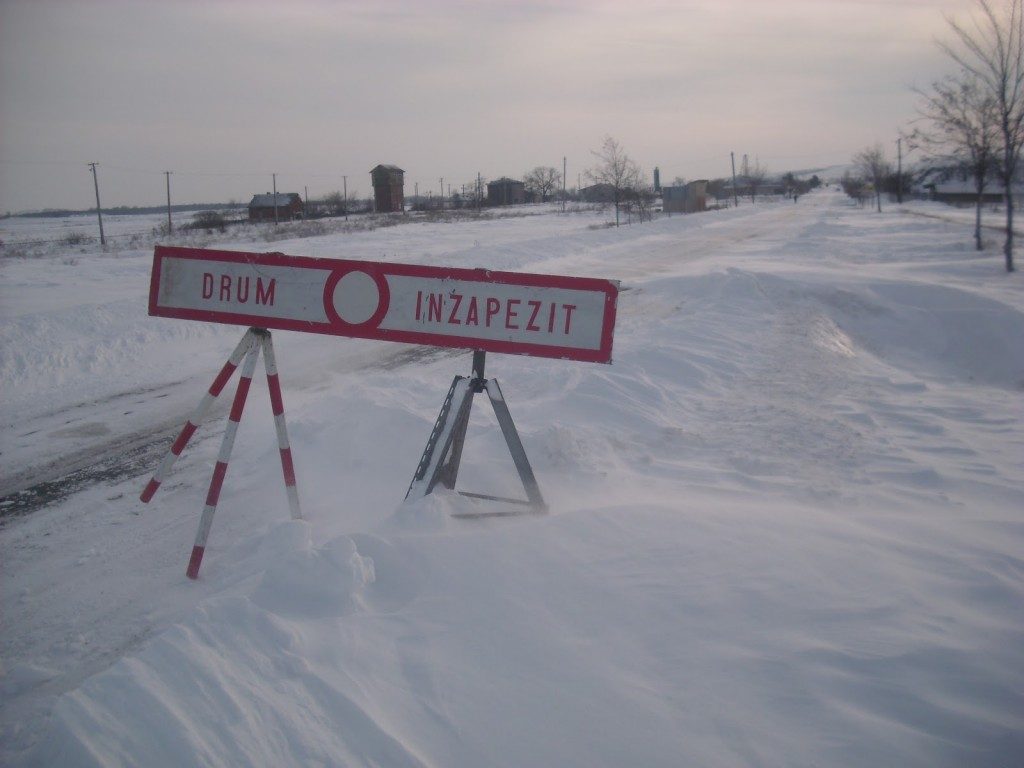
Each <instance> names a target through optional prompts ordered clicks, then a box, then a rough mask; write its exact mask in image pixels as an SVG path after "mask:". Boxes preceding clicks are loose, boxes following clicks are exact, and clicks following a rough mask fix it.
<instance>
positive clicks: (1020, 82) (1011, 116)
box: [940, 0, 1024, 272]
mask: <svg viewBox="0 0 1024 768" xmlns="http://www.w3.org/2000/svg"><path fill="white" fill-rule="evenodd" d="M977 3H978V7H979V8H980V9H981V17H980V18H975V19H973V20H972V21H973V24H972V28H970V29H969V28H967V27H965V26H963V25H961V24H960V23H958V22H956V21H954V20H952V19H951V20H950V21H949V26H950V28H951V29H952V30H953V33H954V35H955V38H956V41H957V43H959V45H958V46H957V47H954V45H952V44H947V43H940V45H941V47H942V49H943V50H944V51H945V52H946V53H947V54H948V55H949V57H950V58H951V59H953V61H955V62H956V63H957V64H959V65H960V66H962V67H963V68H964V69H966V70H967V71H968V72H970V73H971V74H973V75H975V76H976V77H977V78H978V80H979V81H980V82H981V84H982V85H983V86H984V88H985V89H987V90H988V92H989V94H990V95H991V96H992V97H993V98H994V100H995V103H996V106H997V111H998V115H999V130H1000V133H1001V134H1002V158H1001V162H1000V164H999V177H1000V180H1001V181H1002V182H1003V188H1004V189H1005V194H1006V242H1005V244H1004V246H1003V253H1004V255H1005V257H1006V271H1007V272H1012V271H1013V192H1012V185H1013V179H1014V176H1015V175H1016V171H1017V166H1018V164H1019V162H1020V155H1021V148H1022V147H1024V0H1007V2H1006V3H1005V4H1004V6H1003V8H1002V11H1001V12H999V13H997V12H996V11H994V10H993V9H992V4H991V3H990V2H989V0H977Z"/></svg>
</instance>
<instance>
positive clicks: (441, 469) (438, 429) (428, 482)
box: [405, 351, 547, 516]
mask: <svg viewBox="0 0 1024 768" xmlns="http://www.w3.org/2000/svg"><path fill="white" fill-rule="evenodd" d="M485 355H486V353H485V352H480V351H477V352H474V353H473V376H472V377H471V378H467V377H465V376H456V377H455V380H454V381H453V382H452V386H451V388H450V389H449V390H448V396H447V397H446V398H445V401H444V404H443V405H442V406H441V412H440V414H438V417H437V420H436V421H435V422H434V428H433V430H431V433H430V438H429V439H428V440H427V447H426V448H425V449H424V451H423V456H422V457H421V458H420V463H419V465H418V466H417V467H416V472H415V474H414V475H413V479H412V482H411V483H410V484H409V490H408V491H407V492H406V494H405V497H406V499H418V498H422V497H423V496H426V495H427V494H429V493H430V492H431V491H433V490H434V488H435V487H436V486H437V485H438V483H440V484H441V485H443V486H444V487H445V488H448V489H450V490H454V489H455V482H456V480H457V478H458V474H459V465H460V463H461V462H462V452H463V449H464V447H465V442H466V432H467V430H468V428H469V413H470V410H471V409H472V407H473V395H474V394H478V393H483V392H486V393H487V397H488V399H489V400H490V402H491V407H492V408H494V415H495V416H496V417H497V419H498V425H499V426H500V427H501V432H502V435H503V436H504V438H505V444H506V445H507V446H508V450H509V454H511V456H512V461H513V463H514V464H515V466H516V471H517V472H518V473H519V479H520V480H521V481H522V483H523V489H524V490H525V491H526V497H527V498H526V500H525V501H524V500H522V499H508V498H502V497H499V496H490V495H487V494H482V493H469V492H467V491H460V493H461V494H462V495H463V496H468V497H471V498H475V499H485V500H489V501H502V502H506V503H512V504H519V505H523V506H527V507H530V509H531V510H532V511H534V512H546V511H547V504H546V503H545V502H544V498H543V496H542V495H541V492H540V487H539V486H538V484H537V478H536V477H535V476H534V474H533V468H532V467H531V466H530V460H529V459H528V458H527V456H526V449H525V448H524V447H523V442H522V440H520V438H519V431H518V430H517V429H516V425H515V422H514V421H513V420H512V414H511V413H509V410H508V405H507V404H506V403H505V398H504V396H503V395H502V392H501V387H499V386H498V382H497V380H496V379H490V380H488V379H485V378H484V365H485V362H486V357H485ZM486 514H487V513H483V514H482V515H481V516H485V515H486ZM490 514H494V515H501V514H508V513H504V512H495V513H490Z"/></svg>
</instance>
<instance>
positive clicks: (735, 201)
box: [729, 152, 740, 208]
mask: <svg viewBox="0 0 1024 768" xmlns="http://www.w3.org/2000/svg"><path fill="white" fill-rule="evenodd" d="M729 159H730V160H731V161H732V205H733V208H738V207H739V205H740V198H739V195H738V194H737V193H736V153H735V152H730V153H729Z"/></svg>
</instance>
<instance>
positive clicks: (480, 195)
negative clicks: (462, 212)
mask: <svg viewBox="0 0 1024 768" xmlns="http://www.w3.org/2000/svg"><path fill="white" fill-rule="evenodd" d="M483 201H484V190H483V182H482V180H481V179H480V171H477V172H476V212H477V215H479V214H480V206H481V205H482V204H483Z"/></svg>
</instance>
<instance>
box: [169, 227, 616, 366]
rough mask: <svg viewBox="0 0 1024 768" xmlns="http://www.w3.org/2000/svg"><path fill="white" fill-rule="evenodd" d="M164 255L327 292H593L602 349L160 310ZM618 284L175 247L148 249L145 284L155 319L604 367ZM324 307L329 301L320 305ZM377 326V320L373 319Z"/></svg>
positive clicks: (370, 325)
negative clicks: (279, 274) (348, 282)
mask: <svg viewBox="0 0 1024 768" xmlns="http://www.w3.org/2000/svg"><path fill="white" fill-rule="evenodd" d="M164 257H173V258H176V259H196V260H199V261H230V262H241V263H250V264H262V265H266V266H279V267H300V268H303V269H322V270H324V271H326V272H330V273H334V274H332V275H331V276H329V277H328V280H327V286H326V288H328V289H329V288H331V287H332V286H333V285H334V283H335V282H336V281H337V279H340V275H341V274H343V273H346V272H349V271H351V270H354V269H358V270H360V271H362V272H365V273H367V274H369V275H371V276H372V277H373V278H374V280H375V281H377V284H378V285H382V284H385V285H386V283H385V277H386V276H387V275H399V276H406V277H429V278H435V279H446V278H447V279H454V280H471V281H475V282H483V283H497V284H502V285H522V286H528V287H538V288H565V289H571V290H582V291H594V292H600V293H603V294H604V295H605V305H604V324H603V326H602V328H601V345H600V347H599V348H598V349H593V350H591V349H576V348H571V347H559V346H553V345H548V344H531V343H530V342H523V341H496V340H493V339H477V338H471V337H468V336H451V335H446V334H438V333H420V332H418V331H395V330H389V329H384V328H376V327H373V323H372V322H371V321H367V322H366V323H363V324H361V325H349V324H348V323H344V322H337V321H336V320H340V318H337V319H336V320H334V321H332V322H328V323H314V322H307V321H302V320H289V319H286V318H275V317H262V316H257V315H246V314H240V313H235V312H220V311H211V310H199V309H176V308H168V307H161V306H159V304H158V297H159V295H160V273H161V262H162V261H163V259H164ZM618 295H619V289H618V285H617V284H616V283H615V282H613V281H611V280H602V279H599V278H591V277H567V276H562V275H539V274H535V273H527V272H497V271H492V270H487V269H464V268H459V267H432V266H423V265H416V264H390V263H385V262H376V261H358V260H353V259H322V258H314V257H311V256H288V255H286V254H283V253H250V252H246V251H220V250H211V249H205V248H179V247H176V246H166V245H158V246H156V248H155V249H154V251H153V270H152V273H151V279H150V284H149V314H150V315H152V316H154V317H173V318H179V319H183V320H201V321H205V322H214V323H229V324H235V325H250V326H256V327H259V328H275V329H280V330H285V331H302V332H305V333H323V334H328V335H332V336H348V337H352V338H359V339H377V340H382V341H398V342H404V343H407V344H426V345H430V346H438V347H456V348H464V349H479V350H484V351H487V352H500V353H504V354H511V355H533V356H537V357H553V358H559V359H564V360H579V361H582V362H591V363H609V362H611V358H612V341H613V335H614V330H615V310H616V304H617V300H618ZM324 304H325V306H327V305H329V304H330V302H327V301H325V302H324ZM371 320H373V318H371ZM377 322H379V318H378V319H377Z"/></svg>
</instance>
